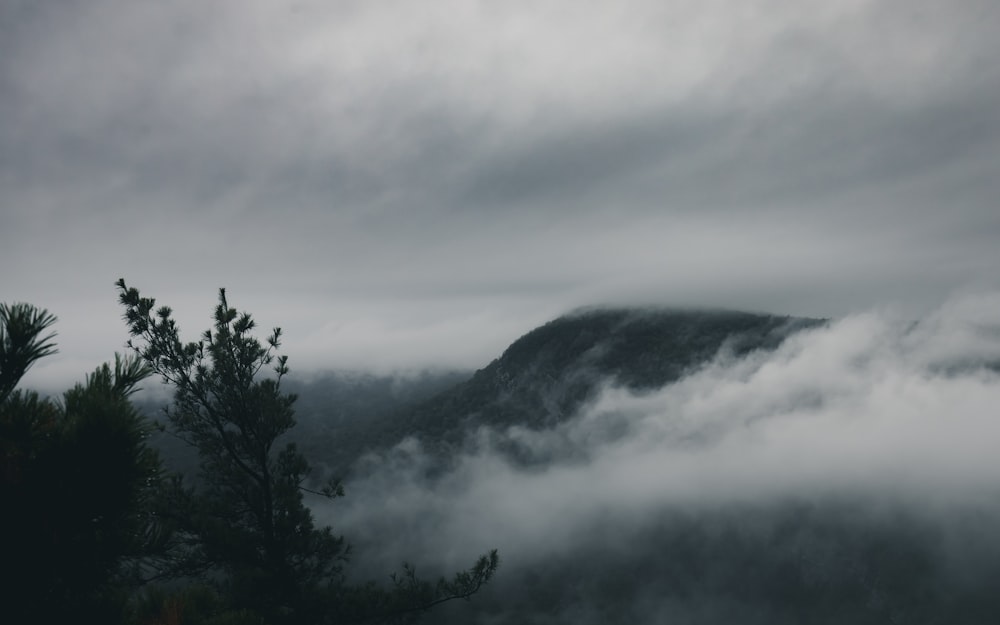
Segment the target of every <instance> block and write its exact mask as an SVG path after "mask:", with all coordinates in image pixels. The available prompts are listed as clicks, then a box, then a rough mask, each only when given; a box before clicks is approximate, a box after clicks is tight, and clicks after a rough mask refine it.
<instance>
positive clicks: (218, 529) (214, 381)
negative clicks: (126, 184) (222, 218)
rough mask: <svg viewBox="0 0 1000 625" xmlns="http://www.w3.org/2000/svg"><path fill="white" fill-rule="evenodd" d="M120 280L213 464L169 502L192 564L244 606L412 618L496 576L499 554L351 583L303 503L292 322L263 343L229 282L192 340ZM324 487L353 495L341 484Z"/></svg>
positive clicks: (288, 612) (189, 428)
mask: <svg viewBox="0 0 1000 625" xmlns="http://www.w3.org/2000/svg"><path fill="white" fill-rule="evenodd" d="M117 286H118V290H119V300H120V302H121V304H122V305H123V306H124V308H125V314H124V318H125V321H126V323H127V325H128V329H129V333H130V335H131V336H132V338H131V339H130V340H129V342H128V347H129V348H130V349H131V350H132V351H133V352H134V354H136V355H137V356H138V357H139V358H140V359H141V360H142V361H143V362H145V363H146V364H147V365H148V366H149V367H150V368H151V369H152V370H153V371H154V372H156V373H157V374H159V375H160V376H161V378H162V379H163V380H164V382H166V383H167V384H168V385H169V386H170V387H171V388H172V389H173V393H174V394H173V402H172V405H171V406H169V407H168V408H167V409H166V416H167V420H168V422H169V425H170V428H171V430H172V431H173V433H175V434H176V435H177V436H179V437H181V438H182V439H184V440H186V441H187V442H189V443H190V444H191V445H192V446H194V447H195V448H196V449H197V451H198V454H199V456H200V460H201V469H200V473H199V475H198V476H197V478H196V479H194V480H191V479H181V478H177V479H175V480H174V484H175V488H174V490H173V494H172V496H171V498H172V501H171V504H170V505H169V506H168V509H169V510H170V511H171V513H170V516H171V518H170V522H171V523H172V526H173V527H175V528H176V529H177V532H178V535H179V536H182V537H183V538H184V539H183V540H182V543H183V544H184V548H183V549H182V552H183V553H182V557H181V558H180V559H178V560H177V562H178V563H179V564H180V567H179V570H180V571H182V572H184V573H186V574H193V573H208V574H209V575H208V579H211V580H214V581H215V583H216V585H217V586H218V589H219V592H220V593H221V594H222V595H223V596H224V597H227V598H228V600H229V602H230V603H231V606H232V607H233V608H235V609H240V610H251V611H252V612H253V613H255V614H259V615H260V616H261V617H262V618H263V619H264V620H265V621H266V622H268V623H322V622H365V621H380V620H383V621H390V620H405V619H408V618H409V617H411V616H412V615H416V614H419V613H420V612H421V611H423V610H425V609H427V608H429V607H431V606H432V605H434V604H436V603H439V602H441V601H446V600H449V599H453V598H459V597H468V596H470V595H471V594H473V593H474V592H476V591H477V590H478V589H479V588H480V587H481V586H482V584H484V583H485V582H486V581H488V580H489V579H490V577H491V576H492V575H493V573H494V571H495V570H496V567H497V563H498V560H497V556H496V553H495V552H491V553H489V554H487V555H484V556H482V557H481V558H480V559H479V561H477V562H476V563H475V565H474V566H473V567H472V568H471V569H469V570H468V571H464V572H461V573H459V574H457V575H456V576H455V577H454V578H453V579H452V580H450V581H446V580H440V581H439V582H438V583H436V584H431V583H429V582H425V581H421V580H419V579H417V577H416V576H415V575H414V574H413V570H412V568H404V571H403V573H402V574H401V575H398V576H396V577H394V578H393V579H394V580H395V581H394V584H393V585H391V586H390V587H388V588H383V587H380V586H377V585H375V584H367V585H363V586H350V585H347V584H345V582H344V577H343V573H342V567H343V565H344V563H345V562H346V559H347V555H348V551H349V550H348V546H347V544H346V543H345V541H344V539H343V538H342V537H340V536H336V535H334V534H333V533H332V531H331V529H330V528H329V527H316V525H315V523H314V520H313V516H312V513H311V512H310V510H309V508H308V507H307V506H306V505H305V502H304V500H303V492H304V491H306V490H307V489H306V488H305V485H306V479H307V477H308V475H309V472H310V465H309V463H308V462H307V461H306V459H305V457H304V456H303V455H302V454H301V453H300V452H299V451H298V450H297V449H296V447H295V445H294V444H292V443H285V444H282V440H281V439H282V436H283V435H284V434H286V433H287V432H288V431H289V430H290V429H291V428H292V427H293V426H294V425H295V419H294V412H293V408H292V406H293V404H294V401H295V396H294V395H292V394H289V393H285V392H284V391H283V390H282V386H281V383H282V380H283V378H284V376H285V375H286V374H287V373H288V366H287V356H281V355H278V354H277V350H278V348H279V347H280V339H281V329H280V328H275V329H274V330H273V331H272V332H271V334H270V335H269V336H268V337H267V339H266V340H265V341H264V342H261V341H260V340H259V339H258V338H256V336H255V334H254V331H255V329H256V324H255V322H254V320H253V318H252V317H251V316H250V314H248V313H245V312H244V313H239V312H237V310H236V309H234V308H231V307H230V306H229V303H228V300H227V298H226V292H225V289H220V291H219V303H218V305H217V306H216V308H215V314H214V327H213V328H212V329H210V330H208V331H206V332H205V333H204V334H203V335H202V337H201V339H200V340H199V341H197V342H183V341H182V340H181V338H180V334H179V329H178V327H177V324H176V322H175V320H174V318H173V316H172V310H171V309H170V308H169V307H166V306H163V307H160V308H156V307H155V300H153V299H152V298H146V297H142V296H141V295H140V293H139V291H138V290H136V289H134V288H129V287H128V286H127V285H126V284H125V281H124V280H119V281H118V282H117ZM313 492H316V491H313ZM321 492H322V494H323V495H325V496H327V497H331V498H333V497H337V496H340V495H342V494H343V490H342V488H341V486H340V485H339V484H338V483H336V482H331V483H329V484H327V485H326V486H325V487H323V488H322V489H321Z"/></svg>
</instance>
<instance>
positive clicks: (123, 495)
mask: <svg viewBox="0 0 1000 625" xmlns="http://www.w3.org/2000/svg"><path fill="white" fill-rule="evenodd" d="M0 311H2V316H0V321H2V323H0V335H2V337H3V341H2V343H3V359H2V362H0V366H2V369H0V378H2V379H3V381H4V395H3V397H2V398H0V461H2V465H0V497H2V500H3V502H4V514H3V515H2V521H0V536H2V539H0V540H2V541H3V553H4V565H5V566H6V568H7V570H8V571H9V572H10V573H13V575H8V576H7V579H8V581H7V582H6V583H5V585H4V592H5V593H9V597H8V598H7V600H6V601H4V608H5V618H10V619H11V622H29V621H30V622H59V621H64V620H68V619H69V618H78V617H79V615H80V614H86V615H90V616H92V617H94V618H97V619H99V620H102V621H104V622H116V621H119V620H120V619H121V616H122V610H123V607H124V603H125V600H126V599H127V597H128V595H129V593H130V589H132V588H134V587H135V585H136V584H138V583H139V581H140V579H141V578H140V576H141V572H142V568H143V563H144V562H145V560H146V559H147V558H148V557H149V556H150V555H151V554H152V553H154V552H155V551H156V549H157V547H158V542H159V539H160V536H159V534H158V532H157V531H156V523H155V519H154V518H152V516H151V515H150V513H149V511H150V507H149V503H150V501H151V500H152V498H153V496H154V491H155V489H156V486H157V482H158V480H157V478H158V475H159V460H158V458H157V456H156V454H154V453H153V452H152V451H151V450H150V449H149V448H148V447H147V446H146V444H145V436H146V431H145V426H144V423H143V420H142V418H141V416H140V415H139V413H138V412H137V411H136V410H135V408H134V407H133V406H132V404H131V402H130V401H129V396H130V395H131V394H132V393H133V391H134V390H135V387H136V384H138V383H139V381H141V380H142V379H143V378H145V377H146V376H147V375H148V374H149V370H148V369H147V368H146V367H145V366H144V365H143V364H142V363H141V362H140V361H139V360H137V359H130V358H124V359H123V358H120V357H118V356H117V355H116V357H115V365H114V368H112V367H111V366H109V365H107V364H105V365H102V366H101V367H99V368H98V369H97V370H96V371H94V372H93V373H92V374H91V375H89V376H87V377H86V381H85V382H84V383H83V384H77V385H76V386H74V387H73V388H72V389H70V390H68V391H66V392H65V393H64V394H63V396H62V399H61V401H54V400H50V399H47V398H42V397H41V396H39V395H38V394H37V393H35V392H32V391H24V390H21V389H16V388H15V387H16V385H17V383H18V382H19V380H20V377H21V376H22V375H23V374H24V372H25V371H26V370H27V369H28V367H30V366H31V364H32V363H34V362H35V361H37V360H38V359H39V358H41V357H43V356H45V355H48V354H51V353H53V352H54V351H55V350H54V348H53V344H52V342H51V339H52V337H53V336H54V335H53V334H50V335H48V336H44V337H43V336H42V332H44V331H45V329H46V328H48V327H49V326H50V325H51V324H52V323H53V322H54V321H55V317H53V316H52V315H50V314H48V313H47V312H46V311H44V310H37V309H35V308H33V307H31V306H29V305H27V304H17V305H14V306H11V307H7V306H0Z"/></svg>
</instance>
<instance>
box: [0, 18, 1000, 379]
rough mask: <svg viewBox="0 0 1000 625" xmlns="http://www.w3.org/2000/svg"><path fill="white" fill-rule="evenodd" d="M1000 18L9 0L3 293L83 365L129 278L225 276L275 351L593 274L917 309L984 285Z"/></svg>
mask: <svg viewBox="0 0 1000 625" xmlns="http://www.w3.org/2000/svg"><path fill="white" fill-rule="evenodd" d="M998 21H1000V14H998V9H997V7H996V5H995V3H992V2H989V1H988V0H961V1H959V2H952V3H949V4H948V5H947V7H945V6H943V5H940V4H939V3H934V2H913V1H907V2H903V1H897V0H890V1H879V2H874V1H867V0H856V1H855V0H852V1H850V2H837V3H832V4H829V5H824V6H822V7H815V6H810V7H808V8H806V7H803V6H802V5H801V4H800V3H796V2H789V1H785V0H755V1H753V2H745V3H741V4H740V6H739V7H734V6H732V3H725V2H719V1H710V2H700V3H697V5H692V4H690V3H685V2H666V3H664V2H648V1H645V0H636V1H633V2H626V3H620V2H598V3H591V4H589V5H588V6H587V7H586V8H581V7H579V6H578V5H577V4H574V3H570V2H566V1H565V0H545V1H543V2H530V3H528V2H508V3H504V5H503V7H489V6H486V5H469V4H468V3H465V2H457V1H455V2H453V1H450V0H449V1H444V2H435V3H434V4H433V6H428V5H426V4H420V5H412V6H411V5H409V4H406V3H399V2H387V3H356V2H335V3H330V2H318V1H313V0H300V1H296V2H290V3H273V2H262V1H250V2H235V1H231V0H226V1H220V2H213V3H212V5H211V7H206V6H205V5H204V3H197V2H190V1H187V0H184V1H181V2H172V3H170V4H165V5H155V4H150V3H135V2H126V1H123V0H96V1H95V2H88V3H79V2H72V1H68V0H67V1H64V2H54V3H48V4H47V5H46V6H45V7H42V6H38V5H36V3H30V2H18V1H16V0H15V1H10V2H5V3H4V4H3V6H2V7H0V108H2V109H3V111H4V115H3V117H2V119H0V189H2V190H0V208H2V211H3V227H2V228H0V264H2V265H3V266H4V267H5V268H8V269H7V270H6V271H4V272H3V276H2V278H0V296H2V297H3V298H4V299H5V301H7V300H11V301H30V302H32V303H35V304H37V305H40V306H44V307H47V308H49V309H50V310H52V312H54V313H55V314H57V315H59V316H60V318H61V325H60V332H61V345H62V346H63V354H64V355H65V358H79V359H81V360H84V361H87V362H93V363H94V364H96V362H99V361H100V360H102V359H106V358H107V357H109V356H110V351H111V350H113V349H114V348H115V347H117V346H119V345H120V344H121V342H122V340H123V338H124V337H123V332H122V328H121V325H120V324H116V320H117V318H118V311H117V310H116V308H115V304H114V295H113V289H112V288H111V284H112V283H113V281H114V280H115V279H117V278H118V277H119V276H124V277H126V278H128V279H130V281H131V282H133V283H135V284H136V285H137V286H139V287H140V288H143V289H145V290H147V291H149V292H150V294H152V295H155V296H157V297H159V298H161V299H162V300H164V301H165V302H167V303H170V304H171V305H172V306H173V307H174V308H175V309H176V310H177V311H178V314H180V315H181V316H182V318H184V317H186V318H188V319H191V320H192V321H191V322H190V323H188V324H186V327H192V326H193V327H192V334H193V335H197V333H198V332H199V331H200V329H201V326H202V325H203V323H202V322H201V321H200V320H203V319H205V318H207V315H208V314H209V313H210V311H211V306H212V303H213V300H212V298H213V294H214V292H215V289H216V288H218V287H220V286H226V287H227V288H229V289H230V293H231V294H232V296H233V300H234V302H237V303H238V304H241V305H243V306H245V307H246V308H248V309H249V310H251V311H252V312H255V313H257V314H258V315H259V316H261V317H262V319H261V321H262V323H263V324H264V325H282V326H284V327H285V329H286V331H287V332H286V336H287V341H288V343H287V344H288V346H289V348H290V350H289V351H290V353H291V354H292V355H293V361H292V362H293V366H294V365H295V362H296V361H295V358H298V359H299V362H300V363H301V364H302V365H305V366H307V367H309V368H314V367H323V366H352V365H358V364H360V365H364V366H370V367H373V368H380V369H383V370H386V369H393V368H399V367H403V368H405V367H414V366H417V367H419V366H424V365H427V364H435V363H436V362H439V363H445V364H448V365H455V364H461V365H463V366H467V367H476V366H481V365H482V364H483V363H484V362H487V361H488V360H489V358H491V357H493V356H494V355H495V354H496V353H497V352H498V351H499V350H500V349H502V348H503V347H504V346H505V345H506V344H508V343H509V342H510V341H511V340H513V339H514V338H515V337H516V336H518V335H519V334H521V333H523V332H525V331H527V330H529V329H531V328H532V327H534V326H535V325H537V324H539V323H541V322H543V321H545V320H547V319H549V318H552V317H553V316H555V315H557V314H559V313H562V312H565V311H566V310H569V309H571V308H573V307H575V306H579V305H587V304H594V303H604V302H616V303H622V302H629V301H643V302H650V301H651V302H654V303H666V304H677V305H684V304H691V305H723V306H727V307H731V308H739V309H754V310H767V311H774V312H779V313H789V314H801V315H810V316H827V315H842V314H846V313H849V312H853V311H857V310H863V309H866V308H868V307H870V306H873V305H878V304H880V303H883V302H886V301H890V302H896V303H898V304H899V305H901V306H905V307H908V308H909V309H910V310H912V311H913V314H916V313H917V312H921V313H922V312H924V311H926V310H927V309H929V308H930V307H933V306H934V305H936V304H937V303H938V302H940V301H942V300H943V299H944V298H945V297H946V296H947V295H948V294H949V293H950V292H951V291H952V290H954V289H956V288H959V289H960V288H965V287H969V286H971V287H974V288H986V287H994V288H995V287H996V286H997V283H996V277H995V276H996V272H995V267H996V266H997V264H998V262H1000V256H998V254H1000V252H998V251H997V249H998V247H997V246H996V245H995V241H996V238H997V235H998V233H1000V221H998V217H997V214H998V213H997V211H996V206H995V203H996V202H995V198H996V197H997V196H998V191H1000V189H998V188H997V180H1000V177H997V176H996V175H995V170H996V166H995V164H996V163H997V162H998V160H1000V141H998V138H1000V114H998V113H997V110H996V106H995V102H996V101H997V100H998V98H1000V70H998V69H997V67H996V64H995V63H993V62H992V59H994V58H996V56H997V53H998V52H1000V50H998V44H997V41H996V37H995V28H994V24H996V23H998ZM442 328H450V329H452V330H453V331H454V332H455V333H454V334H451V335H447V334H446V333H444V332H442ZM74 355H75V356H74ZM51 367H52V369H51V372H52V373H53V374H54V373H55V372H56V371H59V372H64V373H63V374H62V375H69V373H68V372H69V371H71V370H73V371H77V367H76V362H70V361H69V360H64V361H59V362H57V361H55V360H54V361H53V362H52V364H51ZM88 368H90V367H84V368H83V370H86V369H88ZM43 369H44V367H41V366H40V367H39V372H40V373H44V371H42V370H43ZM76 375H80V372H79V371H77V373H76Z"/></svg>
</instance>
